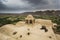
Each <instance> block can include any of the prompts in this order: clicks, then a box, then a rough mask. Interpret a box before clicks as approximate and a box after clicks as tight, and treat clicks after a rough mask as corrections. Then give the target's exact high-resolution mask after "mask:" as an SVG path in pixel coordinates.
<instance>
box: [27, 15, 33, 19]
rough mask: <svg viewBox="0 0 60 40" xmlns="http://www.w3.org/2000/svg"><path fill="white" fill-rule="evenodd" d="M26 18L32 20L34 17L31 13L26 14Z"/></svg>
mask: <svg viewBox="0 0 60 40" xmlns="http://www.w3.org/2000/svg"><path fill="white" fill-rule="evenodd" d="M26 19H28V20H30V19H32V20H33V19H34V17H33V16H32V15H28V16H27V18H26Z"/></svg>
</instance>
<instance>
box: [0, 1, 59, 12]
mask: <svg viewBox="0 0 60 40" xmlns="http://www.w3.org/2000/svg"><path fill="white" fill-rule="evenodd" d="M45 9H60V0H0V13H1V12H25V11H36V10H45Z"/></svg>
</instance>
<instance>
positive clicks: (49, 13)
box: [0, 10, 60, 16]
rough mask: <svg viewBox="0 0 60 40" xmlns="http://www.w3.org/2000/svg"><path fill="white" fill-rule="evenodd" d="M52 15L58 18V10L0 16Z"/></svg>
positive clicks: (59, 11) (59, 14)
mask: <svg viewBox="0 0 60 40" xmlns="http://www.w3.org/2000/svg"><path fill="white" fill-rule="evenodd" d="M29 14H32V15H49V16H51V15H54V16H60V10H56V11H55V10H46V11H36V12H24V13H0V15H22V16H25V15H29Z"/></svg>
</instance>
